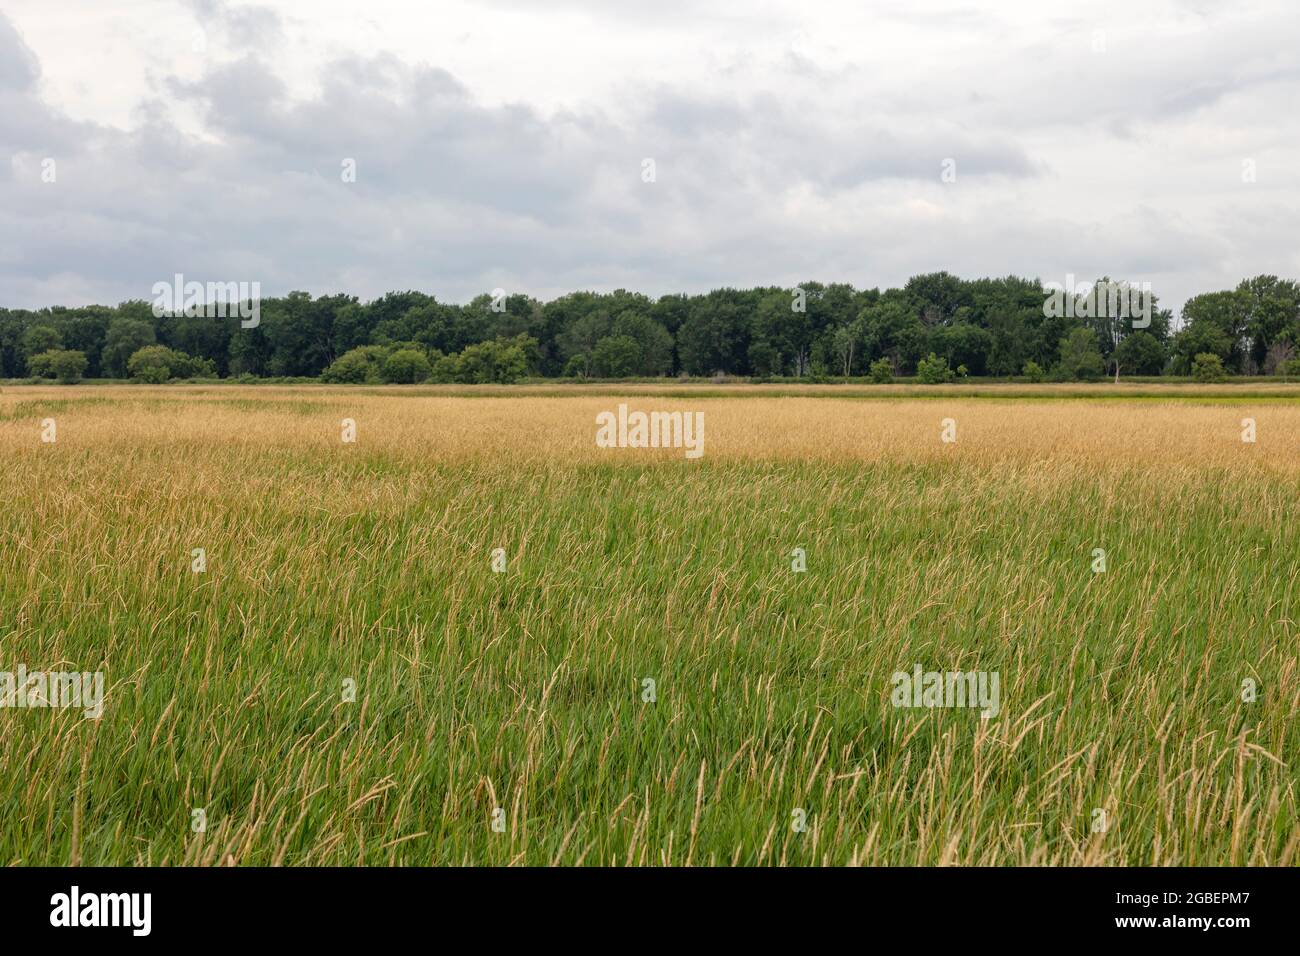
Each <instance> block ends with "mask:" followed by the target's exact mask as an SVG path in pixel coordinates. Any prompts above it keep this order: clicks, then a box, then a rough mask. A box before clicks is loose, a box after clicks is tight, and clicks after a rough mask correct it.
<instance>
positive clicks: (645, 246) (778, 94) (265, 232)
mask: <svg viewBox="0 0 1300 956" xmlns="http://www.w3.org/2000/svg"><path fill="white" fill-rule="evenodd" d="M685 6H686V5H683V11H679V13H680V16H681V17H684V18H686V19H685V22H678V21H673V20H672V19H671V18H669V19H668V20H665V21H663V22H660V23H658V24H657V25H656V26H655V27H654V28H653V29H654V30H656V31H663V32H671V31H678V32H679V33H680V34H682V35H685V33H688V32H689V31H690V30H691V29H692V28H699V29H705V27H704V26H701V23H707V24H709V26H708V29H725V27H719V26H718V24H719V23H725V22H727V21H728V20H730V19H732V18H735V17H740V16H741V11H740V10H739V8H738V7H731V6H726V5H724V6H722V7H718V8H714V12H713V13H711V14H710V15H709V18H708V19H707V20H706V21H698V20H692V19H691V18H690V16H689V15H688V14H687V13H686V12H684V8H685ZM598 7H599V9H598ZM187 9H188V11H189V12H190V14H192V15H193V17H194V18H195V21H194V22H197V23H199V24H200V25H201V26H202V28H203V30H205V31H206V32H207V35H208V36H209V37H210V38H211V39H212V41H213V47H215V49H216V51H217V52H215V53H213V54H212V55H210V56H207V57H201V58H198V60H197V63H196V61H195V58H193V57H188V58H185V59H184V62H183V63H180V62H178V63H177V64H174V65H171V66H169V65H168V62H165V61H159V62H152V61H150V62H148V63H146V64H145V65H144V66H142V69H147V70H148V71H149V74H150V75H151V76H153V77H154V78H155V83H154V86H153V89H152V92H151V93H150V95H148V96H146V97H144V98H142V99H140V100H139V101H138V102H137V103H136V104H135V107H136V109H135V112H134V117H135V121H134V123H133V125H131V126H130V127H129V128H124V127H120V126H114V125H108V124H107V123H92V122H78V121H76V120H74V119H72V118H71V117H70V115H69V114H68V113H67V112H66V111H64V110H63V109H61V108H59V107H57V106H54V105H52V103H51V102H50V100H49V98H48V91H47V90H46V89H45V88H44V84H43V82H42V72H41V67H42V64H41V63H40V62H38V60H37V58H36V55H35V54H34V53H33V52H32V49H31V47H30V46H29V44H28V43H27V42H26V41H24V39H23V37H22V36H20V35H19V33H18V31H17V30H16V29H15V27H14V25H13V23H12V22H11V21H10V20H8V19H6V18H5V16H4V15H3V14H0V151H3V152H0V156H3V155H5V154H7V155H8V157H9V162H8V163H7V164H6V163H0V305H8V306H27V307H38V306H44V305H51V304H80V303H83V302H87V301H109V302H115V301H119V300H121V299H125V298H139V297H148V295H149V290H150V288H151V286H152V285H153V283H154V282H156V281H159V280H161V279H165V278H168V277H170V276H171V275H172V274H173V273H174V272H183V273H185V274H186V275H187V276H190V277H193V278H195V279H199V280H209V279H211V280H231V281H240V280H242V281H260V282H261V283H262V288H263V290H264V291H265V292H266V293H267V294H278V293H283V292H287V291H289V290H291V289H305V290H307V291H311V292H313V293H317V294H325V293H330V292H338V291H347V292H355V293H358V294H360V295H362V296H364V297H371V296H376V295H379V294H382V293H383V292H385V291H388V290H390V289H398V288H421V289H425V290H427V291H430V292H433V293H435V294H437V295H439V296H440V297H442V298H447V299H455V300H465V299H468V298H469V297H470V296H472V295H474V294H476V293H478V292H482V291H485V290H487V289H491V288H494V287H497V286H500V287H503V288H506V289H508V290H510V291H523V292H526V293H530V294H534V295H538V296H543V297H545V296H550V295H554V294H558V293H561V292H564V291H568V290H571V289H574V288H617V287H619V286H624V287H629V288H637V289H641V290H643V291H646V292H649V293H651V294H660V293H665V292H670V291H679V290H685V291H699V290H704V289H708V288H711V287H716V286H722V285H746V284H774V283H781V284H789V283H793V282H797V281H802V280H806V279H810V278H820V279H823V280H825V281H851V282H853V283H855V284H856V285H859V286H874V285H891V284H901V283H902V282H903V281H905V280H906V279H907V277H908V276H909V275H912V274H915V273H919V272H923V271H931V270H934V269H949V270H951V271H954V272H958V273H960V274H965V275H980V274H990V275H1005V274H1008V273H1018V274H1022V275H1031V276H1039V277H1041V278H1044V279H1055V280H1057V281H1062V280H1063V279H1064V275H1065V273H1066V272H1073V273H1074V274H1076V275H1079V276H1088V275H1092V274H1094V273H1095V274H1101V273H1109V274H1111V275H1119V276H1125V277H1128V278H1132V279H1135V280H1139V281H1141V280H1150V281H1153V282H1154V283H1155V284H1156V291H1157V292H1158V293H1159V294H1161V296H1162V298H1163V299H1164V301H1165V302H1167V303H1172V304H1177V303H1178V302H1180V301H1181V299H1182V298H1184V297H1186V296H1187V295H1190V294H1194V293H1195V292H1198V291H1204V290H1205V289H1207V288H1217V287H1221V286H1223V285H1225V284H1226V285H1231V284H1235V282H1236V281H1237V279H1239V278H1241V275H1237V274H1236V273H1235V271H1234V270H1241V269H1246V270H1247V271H1250V272H1258V271H1274V272H1281V273H1286V272H1287V270H1288V269H1291V270H1292V271H1294V263H1295V255H1294V254H1292V253H1289V252H1287V251H1286V250H1287V249H1289V248H1290V245H1289V233H1288V227H1287V224H1286V217H1284V216H1278V215H1275V214H1271V213H1269V212H1268V210H1276V209H1294V208H1295V207H1296V206H1297V205H1300V203H1297V202H1296V191H1295V187H1296V173H1295V171H1294V170H1295V166H1294V163H1293V162H1289V161H1288V159H1287V157H1289V156H1291V155H1293V154H1294V148H1295V146H1296V145H1297V144H1298V143H1300V130H1298V129H1297V123H1296V121H1295V120H1294V119H1291V118H1290V116H1289V114H1288V113H1286V112H1284V111H1282V109H1281V107H1282V104H1283V103H1284V102H1285V101H1287V100H1288V97H1291V96H1293V95H1294V93H1295V85H1296V82H1295V76H1294V73H1293V72H1291V71H1290V70H1289V68H1288V67H1287V66H1286V65H1285V63H1283V62H1282V60H1281V59H1279V57H1278V56H1275V55H1274V54H1275V53H1277V51H1279V50H1280V49H1281V48H1282V47H1283V46H1285V44H1286V43H1287V42H1289V40H1290V39H1294V31H1291V32H1290V34H1288V31H1287V29H1278V30H1271V29H1270V27H1271V26H1272V25H1274V24H1275V23H1276V22H1277V21H1275V20H1270V19H1268V18H1267V17H1264V18H1262V19H1259V20H1256V21H1239V20H1232V19H1229V20H1227V21H1224V22H1222V23H1219V24H1218V26H1219V27H1221V29H1219V31H1218V32H1217V41H1218V42H1219V43H1220V44H1221V45H1222V46H1223V47H1224V48H1226V49H1230V50H1232V51H1234V56H1236V57H1237V60H1236V61H1235V64H1234V63H1222V62H1219V61H1213V62H1207V61H1205V60H1204V59H1203V55H1204V53H1205V52H1206V51H1207V50H1208V49H1209V48H1210V45H1211V40H1212V39H1214V37H1208V36H1202V34H1201V33H1198V32H1196V31H1195V30H1193V29H1192V28H1191V27H1189V28H1187V29H1188V30H1190V31H1191V32H1187V33H1186V34H1185V35H1184V37H1183V39H1182V40H1181V41H1179V43H1173V44H1166V45H1165V46H1159V47H1155V48H1147V49H1144V50H1143V51H1142V55H1141V56H1134V55H1130V54H1132V53H1133V52H1134V51H1135V50H1137V47H1136V46H1126V44H1128V43H1130V41H1131V40H1132V39H1133V37H1134V36H1136V34H1131V33H1128V32H1114V31H1113V30H1112V32H1111V34H1110V43H1109V46H1108V51H1109V52H1108V53H1107V54H1106V55H1105V56H1104V57H1102V58H1101V59H1098V57H1097V56H1096V54H1094V52H1093V51H1092V48H1091V47H1090V46H1089V42H1088V41H1089V39H1090V35H1091V34H1090V21H1089V20H1088V19H1087V18H1086V17H1084V18H1080V19H1078V20H1077V21H1076V20H1072V21H1069V22H1059V23H1056V24H1055V26H1051V27H1050V29H1051V30H1055V31H1056V33H1055V34H1054V36H1055V37H1056V42H1054V43H1048V44H1047V45H1046V46H1041V44H1043V43H1044V42H1045V41H1044V37H1045V36H1047V33H1045V32H1044V31H1047V30H1048V29H1049V26H1048V25H1045V24H1043V23H1039V24H1038V25H1037V28H1036V29H1035V30H1032V31H1026V30H1025V28H1024V26H1023V25H1022V24H1021V23H1020V22H1019V21H1018V20H1016V19H1015V18H1013V17H1010V16H1007V17H1006V18H1005V19H1002V20H991V19H988V18H984V19H982V20H981V19H979V18H975V17H972V15H971V11H970V10H969V9H968V8H951V7H947V6H943V5H939V6H935V7H931V8H928V9H919V8H916V9H914V8H913V7H911V6H909V5H898V6H897V7H889V8H886V9H885V10H884V11H883V12H882V14H881V18H880V21H879V24H878V27H877V31H878V32H877V33H876V34H871V35H870V38H871V43H872V44H873V45H869V46H864V47H863V49H861V50H858V49H856V48H855V47H854V45H853V43H852V42H851V39H852V38H851V37H839V36H835V35H833V34H828V33H827V32H826V31H825V30H824V29H820V28H819V27H818V25H817V24H811V23H810V24H809V25H808V29H807V31H806V32H805V33H804V34H802V35H801V36H798V37H794V39H791V37H792V36H793V32H794V30H795V28H796V26H797V24H798V23H799V20H798V17H797V16H796V13H797V9H796V8H794V7H789V8H782V9H781V10H779V11H777V12H776V13H774V14H773V15H772V17H770V18H769V19H767V20H764V19H763V18H762V17H760V16H759V15H757V14H753V13H751V14H750V15H749V16H748V18H747V19H746V20H745V23H746V27H745V35H746V36H749V35H751V34H757V33H761V32H762V31H761V30H760V27H761V26H762V25H764V24H766V25H767V26H768V27H770V28H772V29H773V30H778V31H786V32H785V33H782V34H781V35H780V36H779V37H778V38H777V39H776V40H774V41H773V42H771V43H766V41H755V42H754V43H753V44H751V45H747V46H743V47H738V48H737V50H736V51H733V52H734V54H735V55H731V54H728V55H725V56H724V55H719V57H718V58H717V59H716V60H715V61H711V62H709V63H701V64H696V65H694V66H691V65H689V64H688V65H687V66H685V67H683V68H682V69H681V70H678V71H677V72H676V73H672V72H665V73H664V75H660V76H657V77H654V78H652V79H646V78H644V77H642V76H640V75H638V74H636V73H635V72H634V71H631V70H628V71H627V72H626V73H624V72H621V71H619V70H618V69H614V70H613V72H608V71H607V72H606V74H605V80H606V81H607V82H606V83H605V84H604V85H598V84H595V83H593V84H592V88H591V91H590V95H589V96H585V97H581V98H577V99H568V100H566V101H565V102H560V103H556V102H555V101H551V102H548V103H547V104H545V105H543V104H542V103H540V102H538V101H535V100H534V98H533V97H531V96H530V95H529V90H528V88H527V84H526V83H525V84H523V85H521V86H519V88H518V89H517V90H516V93H517V95H512V96H502V95H500V88H496V92H495V93H494V95H491V96H487V95H483V94H482V93H481V92H480V87H481V86H482V80H481V75H482V74H479V73H476V72H475V70H474V69H473V68H472V65H471V67H467V68H465V70H463V71H461V72H458V71H456V70H452V69H450V68H448V67H446V66H445V65H443V64H440V63H437V62H428V61H422V60H420V59H413V58H411V57H404V56H399V55H397V54H396V53H394V52H392V51H390V50H386V49H373V50H371V49H367V50H362V49H361V48H360V45H359V44H358V45H357V46H356V48H355V49H354V48H352V47H351V46H349V45H348V44H342V45H339V44H338V43H330V44H321V45H319V46H318V47H311V49H312V50H313V51H314V52H315V54H316V55H315V57H314V59H313V69H312V71H311V73H310V75H309V76H304V75H303V74H300V73H296V72H294V71H292V70H287V69H286V68H285V66H284V63H285V61H286V59H287V57H286V56H282V55H281V54H282V52H283V49H287V46H286V45H292V43H293V42H298V41H299V40H300V39H301V31H302V30H306V29H307V26H305V25H304V21H300V20H297V19H295V18H294V17H293V12H292V10H288V9H287V8H286V12H284V13H283V15H281V14H279V13H273V12H270V11H267V10H265V9H264V8H260V7H255V6H249V5H239V6H236V5H234V4H228V3H222V2H218V0H190V2H188V4H187ZM457 9H458V8H456V7H455V6H454V5H449V7H448V10H447V12H446V14H445V16H446V18H447V19H448V22H447V23H446V24H440V26H441V27H442V29H444V30H445V31H448V32H452V33H456V32H459V31H460V29H461V24H460V22H459V21H455V16H456V15H457V14H456V10H457ZM512 9H514V8H513V7H512V5H511V4H509V3H504V2H498V3H496V4H495V5H493V11H494V13H495V14H496V15H503V13H508V12H510V10H512ZM645 9H646V8H644V7H642V6H640V5H631V6H627V7H621V6H620V7H618V8H608V7H604V5H591V4H585V3H581V2H572V3H566V4H559V5H550V6H548V7H547V9H546V11H542V12H544V13H546V12H556V11H559V12H568V13H575V12H576V13H580V14H581V15H582V16H584V17H590V18H593V19H599V20H600V21H601V23H602V26H601V30H603V31H609V36H610V37H611V43H612V42H613V41H614V38H615V37H618V38H621V42H628V43H630V42H632V41H631V40H630V39H629V37H635V36H636V35H637V34H638V33H640V32H645V31H647V30H650V29H651V27H650V26H649V25H648V24H646V23H644V22H643V18H644V17H645V16H646V13H645ZM376 15H378V14H376ZM855 15H857V14H855V13H853V11H852V10H850V11H849V12H848V13H846V17H852V16H855ZM1179 15H1180V16H1183V15H1184V14H1179ZM1215 15H1216V14H1215V13H1214V12H1213V11H1212V10H1209V11H1207V13H1206V14H1205V17H1213V16H1215ZM467 16H468V14H467ZM520 16H521V17H522V16H524V14H520ZM1186 16H1188V17H1191V15H1190V14H1186ZM1191 18H1192V20H1194V21H1195V24H1197V25H1198V26H1197V27H1196V29H1201V30H1202V32H1203V28H1204V27H1205V25H1206V23H1205V19H1204V18H1203V17H1200V16H1196V17H1191ZM468 22H469V21H466V24H468ZM528 22H529V23H530V24H535V23H539V22H540V21H538V20H537V19H536V17H535V16H534V17H533V18H531V19H529V21H528ZM1169 22H1171V23H1176V24H1180V23H1181V22H1182V21H1169ZM289 24H292V29H290V28H289V27H288V26H287V25H289ZM852 28H853V23H852V22H849V21H847V20H846V27H845V29H846V30H851V29H852ZM181 29H182V27H179V26H178V27H175V28H172V34H170V35H178V36H181V35H184V34H183V33H181V32H179V31H180V30H181ZM538 29H542V27H540V26H539V27H538ZM1126 29H1127V28H1126ZM1179 29H1182V27H1179ZM619 31H625V32H619ZM890 31H902V32H901V33H895V32H890ZM1266 32H1268V33H1272V34H1273V35H1272V36H1270V37H1268V38H1263V37H1260V34H1261V33H1266ZM565 36H566V35H564V34H560V35H559V40H564V39H565ZM918 36H920V37H924V38H926V39H925V42H924V43H921V42H920V41H917V45H914V46H913V45H907V44H905V43H904V40H905V39H907V38H913V39H915V38H916V37H918ZM1252 36H1253V37H1257V38H1259V39H1260V43H1259V45H1258V46H1257V47H1256V48H1255V49H1256V51H1257V53H1258V54H1259V59H1257V60H1253V61H1252V60H1249V59H1248V58H1247V59H1241V57H1242V56H1244V55H1245V51H1246V49H1247V43H1246V40H1247V39H1248V38H1250V37H1252ZM508 39H509V38H508V37H507V38H493V39H491V42H493V43H498V42H500V43H505V42H506V40H508ZM568 39H569V40H570V41H571V42H570V43H569V45H567V46H566V44H565V42H558V41H557V37H556V35H549V34H548V35H546V36H545V37H540V38H537V42H534V43H532V44H530V45H529V47H528V49H529V50H534V49H535V52H528V53H524V52H519V51H518V50H516V49H514V48H510V49H509V50H503V49H498V48H497V47H493V49H494V51H495V53H494V55H493V58H492V59H491V63H492V64H493V67H494V69H495V70H497V71H501V70H514V71H517V72H518V73H519V76H520V77H521V78H526V77H527V76H528V75H529V71H530V70H531V71H537V75H538V76H539V77H540V76H541V75H542V74H543V73H544V72H545V71H546V70H547V69H548V68H549V67H550V66H552V65H554V64H556V63H559V62H562V61H563V58H564V57H565V56H566V53H568V52H569V51H570V50H572V52H573V54H574V55H575V56H576V55H578V53H579V52H580V51H579V49H578V46H579V44H580V42H581V40H580V38H573V37H569V38H568ZM999 39H1000V40H1001V42H1002V46H1000V47H999V46H998V45H997V43H994V42H990V41H993V40H999ZM545 41H550V42H545ZM1076 41H1077V42H1076ZM765 44H766V45H765ZM792 44H793V45H792ZM1069 44H1074V45H1073V46H1071V45H1069ZM1180 44H1181V45H1180ZM282 48H283V49H282ZM210 49H211V48H210ZM900 49H901V50H903V51H905V52H907V53H908V54H909V55H910V57H911V59H908V57H907V56H901V55H900ZM80 52H82V53H83V54H84V53H85V52H86V51H80ZM1107 57H1108V58H1107ZM64 62H65V61H63V60H60V63H61V64H63V63H64ZM674 62H675V63H680V62H683V61H680V60H675V61H674ZM63 69H65V67H64V66H60V71H62V70H63ZM1197 70H1199V73H1200V75H1199V77H1198V76H1197ZM466 71H467V72H468V74H469V75H465V72H466ZM692 71H693V72H692ZM491 75H493V76H496V75H497V74H496V73H492V74H491ZM1244 156H1250V157H1254V158H1255V159H1256V160H1257V162H1258V166H1259V169H1260V172H1261V175H1260V179H1259V182H1257V183H1255V184H1253V188H1247V186H1246V184H1244V183H1243V182H1242V181H1241V177H1240V169H1241V160H1242V158H1243V157H1244ZM46 157H51V158H54V159H55V160H56V162H57V164H58V179H57V182H55V183H44V182H42V181H41V177H40V173H41V161H42V160H43V159H44V158H46ZM949 158H951V159H953V160H954V161H955V169H956V172H957V179H956V182H953V183H945V182H944V181H942V180H941V178H940V174H941V171H942V168H943V165H942V164H943V163H944V161H945V160H946V159H949ZM645 159H653V160H654V163H655V169H656V177H655V181H654V182H645V181H643V178H642V169H643V161H644V160H645ZM347 161H352V162H354V163H355V168H356V171H357V177H356V182H345V181H344V178H343V177H342V175H341V172H342V170H343V166H344V163H345V162H347ZM1225 222H1226V223H1229V224H1231V223H1233V222H1250V223H1251V224H1252V228H1251V229H1235V228H1231V227H1230V226H1225ZM1229 236H1230V237H1231V238H1228V237H1229ZM1252 263H1258V266H1257V267H1256V266H1253V265H1251V264H1252ZM1243 274H1245V273H1243Z"/></svg>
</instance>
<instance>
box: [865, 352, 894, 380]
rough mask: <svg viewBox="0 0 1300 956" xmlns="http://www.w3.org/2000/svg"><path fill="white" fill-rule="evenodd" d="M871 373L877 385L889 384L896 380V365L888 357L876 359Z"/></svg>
mask: <svg viewBox="0 0 1300 956" xmlns="http://www.w3.org/2000/svg"><path fill="white" fill-rule="evenodd" d="M869 374H870V375H871V381H873V382H875V383H876V384H877V385H888V384H889V383H890V382H892V381H893V380H894V365H893V363H892V362H890V361H889V359H887V358H880V359H876V360H875V361H874V362H872V363H871V368H870V370H869Z"/></svg>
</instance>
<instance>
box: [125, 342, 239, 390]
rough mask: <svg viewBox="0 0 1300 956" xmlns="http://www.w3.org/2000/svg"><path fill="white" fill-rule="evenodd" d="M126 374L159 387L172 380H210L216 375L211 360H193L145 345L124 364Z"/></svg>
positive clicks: (160, 347) (176, 352)
mask: <svg viewBox="0 0 1300 956" xmlns="http://www.w3.org/2000/svg"><path fill="white" fill-rule="evenodd" d="M126 370H127V373H128V374H129V375H130V376H131V378H133V379H135V380H136V381H139V382H147V383H149V384H152V385H160V384H162V383H163V382H168V381H171V380H172V379H174V378H196V377H204V378H212V377H213V376H215V375H216V374H217V369H216V366H215V365H214V364H213V362H212V360H211V359H205V358H195V357H194V356H192V355H186V354H185V353H184V352H178V351H176V349H171V348H168V347H167V346H165V345H146V346H145V347H144V348H142V349H138V350H137V351H136V352H135V353H134V354H133V355H132V356H131V357H130V358H129V359H128V360H127V363H126Z"/></svg>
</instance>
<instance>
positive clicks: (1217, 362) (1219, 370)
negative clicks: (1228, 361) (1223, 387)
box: [1192, 352, 1228, 382]
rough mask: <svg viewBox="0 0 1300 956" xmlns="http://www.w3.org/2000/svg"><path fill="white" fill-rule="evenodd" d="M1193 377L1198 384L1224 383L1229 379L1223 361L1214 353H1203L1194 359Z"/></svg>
mask: <svg viewBox="0 0 1300 956" xmlns="http://www.w3.org/2000/svg"><path fill="white" fill-rule="evenodd" d="M1192 377H1193V378H1195V379H1196V380H1197V381H1198V382H1222V381H1223V380H1224V379H1226V378H1227V377H1228V374H1227V372H1225V371H1224V370H1223V359H1221V358H1219V356H1217V355H1215V354H1214V353H1213V352H1201V353H1199V354H1198V355H1197V356H1196V358H1194V359H1192Z"/></svg>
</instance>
